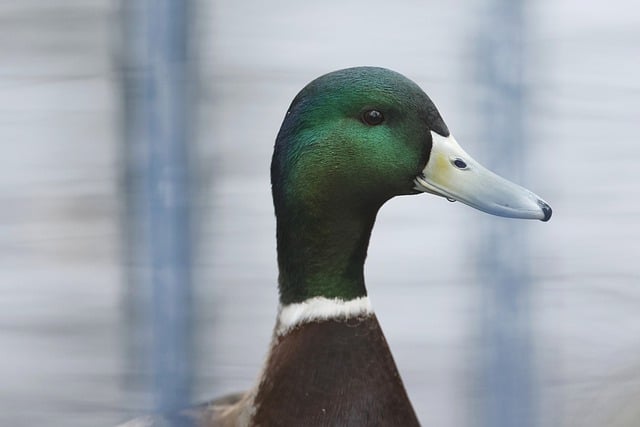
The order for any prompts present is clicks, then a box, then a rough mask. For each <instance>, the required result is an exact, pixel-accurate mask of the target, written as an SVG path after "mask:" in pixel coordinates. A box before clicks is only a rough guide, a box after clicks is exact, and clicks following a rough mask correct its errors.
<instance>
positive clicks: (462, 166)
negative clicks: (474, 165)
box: [451, 157, 467, 169]
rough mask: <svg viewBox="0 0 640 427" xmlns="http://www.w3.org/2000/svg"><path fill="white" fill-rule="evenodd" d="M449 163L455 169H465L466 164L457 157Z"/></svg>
mask: <svg viewBox="0 0 640 427" xmlns="http://www.w3.org/2000/svg"><path fill="white" fill-rule="evenodd" d="M451 163H453V165H454V166H455V167H457V168H458V169H466V168H467V163H466V162H465V161H464V160H462V159H461V158H459V157H456V158H455V159H453V160H452V161H451Z"/></svg>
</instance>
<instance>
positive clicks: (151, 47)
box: [144, 0, 191, 412]
mask: <svg viewBox="0 0 640 427" xmlns="http://www.w3.org/2000/svg"><path fill="white" fill-rule="evenodd" d="M187 3H188V2H185V1H182V0H147V1H146V2H145V3H144V4H145V9H146V13H145V15H146V16H147V19H148V21H147V25H146V27H145V28H146V29H147V35H146V40H147V49H148V50H147V55H148V56H147V60H148V64H147V66H146V67H145V82H144V100H145V103H146V106H145V110H146V112H147V115H146V121H147V126H148V134H147V150H148V151H147V152H148V156H149V163H148V176H147V185H148V187H147V188H148V197H149V211H148V212H149V228H150V232H149V255H150V258H151V281H152V289H153V290H152V293H153V298H152V308H151V312H152V313H153V314H152V322H153V337H154V338H153V359H152V360H153V376H154V385H155V387H154V394H155V406H156V408H155V409H156V410H158V411H162V412H170V411H176V410H177V409H179V408H181V407H184V406H186V405H187V403H188V400H189V393H190V369H189V368H190V348H191V343H190V329H191V328H190V317H191V310H190V303H191V288H190V285H191V275H190V267H191V266H190V251H191V247H190V238H189V237H190V231H191V230H190V227H189V209H188V207H189V196H190V192H189V185H188V183H189V174H188V168H187V161H188V156H187V154H188V153H187V136H188V133H187V121H188V116H187V111H188V110H187V102H186V96H187V66H186V64H187V49H188V45H187V11H186V4H187Z"/></svg>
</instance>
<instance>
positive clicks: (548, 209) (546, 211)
mask: <svg viewBox="0 0 640 427" xmlns="http://www.w3.org/2000/svg"><path fill="white" fill-rule="evenodd" d="M538 204H539V205H540V207H541V208H542V213H544V218H543V219H542V220H541V221H542V222H547V221H549V220H550V219H551V214H552V213H553V211H552V210H551V206H549V205H548V204H546V203H545V202H543V201H542V200H538Z"/></svg>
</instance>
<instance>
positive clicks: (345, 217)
mask: <svg viewBox="0 0 640 427" xmlns="http://www.w3.org/2000/svg"><path fill="white" fill-rule="evenodd" d="M276 211H277V210H276ZM369 212H370V213H363V212H362V211H360V212H359V211H358V210H355V209H349V208H348V207H346V206H342V207H341V208H334V209H327V210H321V209H318V210H313V209H300V210H298V211H296V212H292V213H289V214H288V215H282V214H280V213H279V212H276V213H277V214H278V221H277V222H278V224H277V241H278V267H279V278H278V282H279V288H280V303H281V304H282V305H287V304H291V303H296V302H302V301H305V300H307V299H309V298H313V297H320V296H321V297H325V298H339V299H342V300H351V299H354V298H358V297H363V296H366V295H367V291H366V289H365V285H364V261H365V258H366V256H367V248H368V246H369V238H370V236H371V229H372V228H373V224H374V222H375V218H376V213H377V209H370V210H369Z"/></svg>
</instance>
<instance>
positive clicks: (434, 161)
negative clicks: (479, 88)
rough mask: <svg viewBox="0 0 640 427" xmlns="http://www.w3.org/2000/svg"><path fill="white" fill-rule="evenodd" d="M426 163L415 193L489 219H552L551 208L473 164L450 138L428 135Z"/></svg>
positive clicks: (540, 200)
mask: <svg viewBox="0 0 640 427" xmlns="http://www.w3.org/2000/svg"><path fill="white" fill-rule="evenodd" d="M431 136H432V147H431V155H430V157H429V161H428V162H427V165H426V166H425V168H424V170H423V171H422V174H421V175H420V176H418V177H417V178H416V179H415V189H416V190H418V191H422V192H427V193H432V194H436V195H438V196H443V197H446V198H447V199H449V200H457V201H459V202H462V203H464V204H466V205H469V206H471V207H473V208H476V209H479V210H481V211H483V212H487V213H490V214H492V215H498V216H503V217H508V218H524V219H539V220H541V221H548V220H549V219H550V218H551V207H550V206H549V205H548V204H547V203H546V202H545V201H544V200H542V199H541V198H540V197H538V196H537V195H535V194H534V193H532V192H531V191H529V190H527V189H526V188H523V187H521V186H519V185H517V184H514V183H512V182H510V181H507V180H506V179H504V178H502V177H500V176H498V175H496V174H495V173H493V172H491V171H490V170H488V169H487V168H485V167H484V166H482V165H481V164H480V163H478V162H476V161H475V160H474V159H473V158H472V157H471V156H470V155H469V154H467V152H465V151H464V150H463V149H462V147H460V146H459V145H458V142H457V141H456V140H455V138H453V136H451V135H450V136H448V137H444V136H441V135H439V134H437V133H435V132H431Z"/></svg>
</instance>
